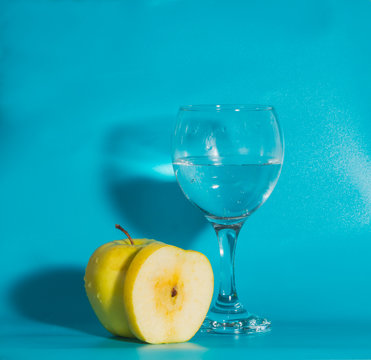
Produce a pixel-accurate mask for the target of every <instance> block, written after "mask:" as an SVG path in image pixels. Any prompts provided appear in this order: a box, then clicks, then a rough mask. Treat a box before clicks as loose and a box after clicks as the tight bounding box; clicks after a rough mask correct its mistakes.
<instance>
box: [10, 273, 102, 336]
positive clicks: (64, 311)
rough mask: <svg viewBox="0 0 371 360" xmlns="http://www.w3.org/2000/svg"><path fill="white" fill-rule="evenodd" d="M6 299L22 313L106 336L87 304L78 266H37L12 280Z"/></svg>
mask: <svg viewBox="0 0 371 360" xmlns="http://www.w3.org/2000/svg"><path fill="white" fill-rule="evenodd" d="M9 300H10V302H11V304H12V306H13V307H14V308H15V310H16V311H17V312H18V313H19V314H20V315H22V316H23V317H25V318H27V319H30V320H34V321H38V322H42V323H46V324H53V325H58V326H62V327H66V328H70V329H75V330H79V331H82V332H85V333H89V334H91V335H96V336H109V333H108V332H107V331H106V330H105V329H104V328H103V327H102V326H101V325H100V323H99V321H98V320H97V318H96V317H95V315H94V312H93V310H92V309H91V307H90V304H89V301H88V298H87V296H86V294H85V289H84V269H83V268H82V267H77V266H76V267H73V266H71V267H62V266H61V267H54V268H45V269H40V270H38V271H36V272H34V273H31V274H28V275H26V276H24V277H23V278H22V279H20V280H19V281H18V282H16V283H15V284H14V286H13V288H12V289H11V291H10V295H9Z"/></svg>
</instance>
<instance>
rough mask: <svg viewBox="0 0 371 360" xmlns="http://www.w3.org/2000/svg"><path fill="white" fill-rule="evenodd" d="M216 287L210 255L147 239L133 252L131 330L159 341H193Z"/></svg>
mask: <svg viewBox="0 0 371 360" xmlns="http://www.w3.org/2000/svg"><path fill="white" fill-rule="evenodd" d="M213 288H214V277H213V271H212V268H211V265H210V262H209V260H208V259H207V258H206V256H204V255H203V254H201V253H199V252H196V251H185V250H182V249H180V248H177V247H175V246H171V245H166V244H162V243H152V244H148V245H147V246H146V247H145V248H143V249H142V250H141V251H140V252H138V253H137V255H136V256H135V257H134V259H133V261H132V262H131V264H130V266H129V269H128V271H127V275H126V279H125V284H124V304H125V308H126V313H127V316H128V322H129V326H130V329H131V331H132V332H133V334H134V335H135V336H136V337H137V338H138V339H140V340H143V341H146V342H148V343H154V344H157V343H173V342H183V341H187V340H189V339H190V338H191V337H193V335H194V334H195V333H196V332H197V330H198V329H199V328H200V326H201V325H202V322H203V320H204V319H205V316H206V313H207V311H208V309H209V306H210V303H211V299H212V295H213Z"/></svg>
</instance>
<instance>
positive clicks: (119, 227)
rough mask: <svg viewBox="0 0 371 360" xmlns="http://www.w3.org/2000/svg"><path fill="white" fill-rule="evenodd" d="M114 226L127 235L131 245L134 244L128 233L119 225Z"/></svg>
mask: <svg viewBox="0 0 371 360" xmlns="http://www.w3.org/2000/svg"><path fill="white" fill-rule="evenodd" d="M115 228H116V229H119V230H121V231H122V232H123V233H124V234H125V235H126V236H127V237H128V239H129V241H130V244H131V245H134V241H133V239H132V238H131V236H130V235H129V233H128V232H127V231H126V230H125V229H124V228H123V227H122V226H121V225H118V224H116V225H115Z"/></svg>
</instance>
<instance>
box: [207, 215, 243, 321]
mask: <svg viewBox="0 0 371 360" xmlns="http://www.w3.org/2000/svg"><path fill="white" fill-rule="evenodd" d="M212 225H213V227H214V230H215V232H216V235H217V237H218V242H219V251H220V285H219V294H218V298H217V300H216V301H215V304H214V306H213V308H212V309H211V311H212V312H216V313H224V314H231V315H232V314H240V313H244V312H246V310H244V308H243V306H242V304H241V303H240V301H239V299H238V296H237V290H236V283H235V277H234V257H235V250H236V244H237V237H238V234H239V232H240V230H241V227H242V225H243V222H240V223H237V224H233V225H221V224H217V223H212Z"/></svg>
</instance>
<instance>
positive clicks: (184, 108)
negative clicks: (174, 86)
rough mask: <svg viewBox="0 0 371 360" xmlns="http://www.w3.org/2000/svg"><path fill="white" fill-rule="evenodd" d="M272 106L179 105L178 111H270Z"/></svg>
mask: <svg viewBox="0 0 371 360" xmlns="http://www.w3.org/2000/svg"><path fill="white" fill-rule="evenodd" d="M273 109H274V108H273V106H272V105H260V104H199V105H181V106H180V107H179V111H272V110H273Z"/></svg>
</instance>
